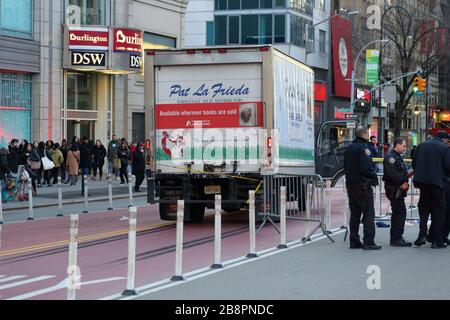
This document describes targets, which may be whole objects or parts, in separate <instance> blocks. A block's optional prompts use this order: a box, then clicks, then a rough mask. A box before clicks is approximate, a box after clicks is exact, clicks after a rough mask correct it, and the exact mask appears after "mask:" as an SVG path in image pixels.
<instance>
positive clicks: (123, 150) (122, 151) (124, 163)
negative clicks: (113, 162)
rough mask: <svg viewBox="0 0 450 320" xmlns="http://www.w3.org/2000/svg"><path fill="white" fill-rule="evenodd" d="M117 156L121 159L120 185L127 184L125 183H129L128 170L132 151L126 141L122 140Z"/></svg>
mask: <svg viewBox="0 0 450 320" xmlns="http://www.w3.org/2000/svg"><path fill="white" fill-rule="evenodd" d="M117 156H118V158H119V159H120V184H125V181H126V182H127V183H128V172H127V168H128V163H129V161H130V149H129V148H128V145H127V142H126V141H125V140H122V142H121V146H120V148H119V151H118V152H117Z"/></svg>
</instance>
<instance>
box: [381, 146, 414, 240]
mask: <svg viewBox="0 0 450 320" xmlns="http://www.w3.org/2000/svg"><path fill="white" fill-rule="evenodd" d="M405 151H406V140H405V139H403V138H397V139H395V141H394V148H393V149H392V150H391V151H389V152H388V153H387V154H386V156H385V157H384V161H383V168H384V170H383V172H384V175H383V181H385V185H384V188H385V191H386V197H387V198H388V199H389V201H390V202H391V207H392V216H391V242H390V243H391V246H396V247H411V246H412V243H411V242H409V241H406V240H405V239H404V238H403V233H404V231H405V220H406V205H405V197H406V196H407V192H408V188H409V185H408V171H407V170H406V166H405V163H404V162H403V158H402V156H401V155H402V154H403V153H405Z"/></svg>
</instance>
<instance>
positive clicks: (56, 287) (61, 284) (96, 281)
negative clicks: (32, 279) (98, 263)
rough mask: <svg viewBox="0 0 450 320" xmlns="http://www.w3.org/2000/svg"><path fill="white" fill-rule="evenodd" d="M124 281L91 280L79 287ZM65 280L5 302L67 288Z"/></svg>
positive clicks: (110, 279)
mask: <svg viewBox="0 0 450 320" xmlns="http://www.w3.org/2000/svg"><path fill="white" fill-rule="evenodd" d="M123 279H125V278H124V277H112V278H105V279H99V280H92V281H86V282H81V284H80V285H81V286H87V285H90V284H97V283H102V282H109V281H116V280H123ZM67 280H68V279H67V278H66V279H64V280H63V281H61V282H60V283H58V284H56V285H54V286H51V287H48V288H44V289H40V290H36V291H32V292H28V293H25V294H22V295H19V296H15V297H11V298H8V299H7V300H25V299H29V298H33V297H36V296H39V295H41V294H45V293H49V292H53V291H57V290H60V289H64V288H67Z"/></svg>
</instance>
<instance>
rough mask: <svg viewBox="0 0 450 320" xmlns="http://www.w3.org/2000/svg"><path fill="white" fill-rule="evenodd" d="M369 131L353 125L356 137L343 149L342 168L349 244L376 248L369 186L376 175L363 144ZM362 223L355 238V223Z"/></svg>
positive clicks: (370, 188) (372, 206)
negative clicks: (347, 214) (344, 180)
mask: <svg viewBox="0 0 450 320" xmlns="http://www.w3.org/2000/svg"><path fill="white" fill-rule="evenodd" d="M368 138H369V134H368V131H367V129H366V128H364V127H358V128H357V129H356V139H355V140H354V141H353V142H352V143H351V144H350V145H349V146H348V147H347V148H346V149H345V153H344V171H345V178H346V187H347V192H348V198H349V205H350V248H351V249H360V248H362V249H364V250H379V249H381V246H378V245H376V244H375V241H374V239H375V208H374V204H373V191H372V186H377V185H378V177H377V174H376V172H375V170H374V167H373V165H372V157H371V152H370V150H369V148H368V146H367V141H368ZM361 216H362V222H363V225H364V239H363V243H361V241H360V238H359V225H360V223H361Z"/></svg>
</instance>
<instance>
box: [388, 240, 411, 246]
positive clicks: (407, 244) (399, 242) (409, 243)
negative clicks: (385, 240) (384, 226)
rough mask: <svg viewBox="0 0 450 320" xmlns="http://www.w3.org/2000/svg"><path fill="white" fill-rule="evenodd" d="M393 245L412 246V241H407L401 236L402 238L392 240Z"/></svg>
mask: <svg viewBox="0 0 450 320" xmlns="http://www.w3.org/2000/svg"><path fill="white" fill-rule="evenodd" d="M391 246H393V247H411V246H412V243H411V242H409V241H406V240H405V239H404V238H401V239H400V240H394V241H392V240H391Z"/></svg>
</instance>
